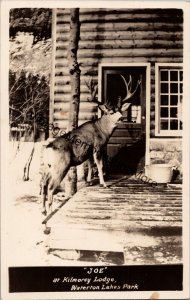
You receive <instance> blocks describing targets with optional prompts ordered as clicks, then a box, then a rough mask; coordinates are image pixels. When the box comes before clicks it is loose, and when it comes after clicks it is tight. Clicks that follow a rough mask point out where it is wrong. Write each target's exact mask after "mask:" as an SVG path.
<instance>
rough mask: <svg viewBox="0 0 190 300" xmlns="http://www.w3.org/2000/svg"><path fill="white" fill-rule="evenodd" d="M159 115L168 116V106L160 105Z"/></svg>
mask: <svg viewBox="0 0 190 300" xmlns="http://www.w3.org/2000/svg"><path fill="white" fill-rule="evenodd" d="M161 117H163V118H167V117H168V107H161Z"/></svg>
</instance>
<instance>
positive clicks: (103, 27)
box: [56, 22, 183, 34]
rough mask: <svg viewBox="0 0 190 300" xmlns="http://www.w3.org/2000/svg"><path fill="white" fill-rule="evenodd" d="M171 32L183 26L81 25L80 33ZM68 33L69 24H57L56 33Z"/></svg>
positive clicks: (152, 23)
mask: <svg viewBox="0 0 190 300" xmlns="http://www.w3.org/2000/svg"><path fill="white" fill-rule="evenodd" d="M115 30H121V31H122V30H124V31H130V30H131V31H146V30H148V31H150V30H152V31H158V30H159V31H167V32H168V31H171V32H182V31H183V25H181V24H175V23H155V22H137V23H134V22H117V23H112V22H107V23H81V26H80V31H81V32H82V31H85V32H91V31H97V32H102V31H103V32H105V31H115ZM69 31H70V25H69V24H61V25H59V24H57V26H56V33H57V34H65V33H66V32H69Z"/></svg>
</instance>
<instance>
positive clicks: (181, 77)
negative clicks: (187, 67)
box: [179, 71, 183, 81]
mask: <svg viewBox="0 0 190 300" xmlns="http://www.w3.org/2000/svg"><path fill="white" fill-rule="evenodd" d="M179 74H180V75H179V79H180V81H183V71H180V73H179Z"/></svg>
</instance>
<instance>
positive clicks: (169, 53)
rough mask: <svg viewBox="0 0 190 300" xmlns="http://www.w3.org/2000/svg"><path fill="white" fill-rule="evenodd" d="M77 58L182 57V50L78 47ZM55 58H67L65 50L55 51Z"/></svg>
mask: <svg viewBox="0 0 190 300" xmlns="http://www.w3.org/2000/svg"><path fill="white" fill-rule="evenodd" d="M77 56H78V59H79V61H80V58H92V57H93V58H96V59H97V58H99V59H100V58H105V57H106V58H107V57H114V58H115V57H122V58H123V59H125V57H163V56H164V57H174V56H175V57H180V56H181V57H182V56H183V51H182V49H167V48H166V49H164V48H162V49H154V48H149V49H106V51H103V50H102V49H95V50H94V51H92V50H89V49H83V50H81V49H79V50H78V54H77ZM55 58H56V59H62V58H63V59H65V58H67V51H61V50H59V51H58V50H57V51H56V57H55Z"/></svg>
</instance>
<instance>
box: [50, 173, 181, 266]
mask: <svg viewBox="0 0 190 300" xmlns="http://www.w3.org/2000/svg"><path fill="white" fill-rule="evenodd" d="M108 184H109V188H107V189H105V188H100V187H98V186H97V185H95V186H91V187H85V188H82V189H81V190H79V192H78V193H77V194H76V195H75V196H74V197H73V198H72V199H70V200H69V201H68V202H67V203H66V204H65V205H64V206H63V207H62V208H61V209H60V210H59V211H58V212H57V213H56V214H55V215H54V216H53V217H52V219H50V220H49V222H48V226H50V227H51V235H50V248H51V249H61V250H64V249H67V250H68V249H72V250H73V249H74V250H77V249H78V250H83V251H85V250H86V251H93V250H94V251H101V252H102V251H107V252H123V253H124V257H125V259H124V260H125V263H128V262H129V260H130V261H131V262H132V261H133V263H134V259H135V258H136V259H135V261H136V262H137V263H139V262H144V261H145V257H146V256H147V250H149V257H148V258H147V261H148V262H149V263H153V262H155V261H157V262H158V263H164V262H165V263H166V261H168V259H170V261H173V262H179V261H180V260H181V252H182V250H181V228H182V189H181V186H180V185H179V186H177V187H176V186H174V187H171V186H166V185H158V186H156V187H155V186H153V187H151V186H150V185H149V184H146V183H142V182H140V181H139V180H134V179H127V178H126V177H123V178H121V179H120V180H110V181H109V182H108ZM164 249H165V250H164ZM167 249H169V250H168V251H169V252H168V254H167V255H166V253H165V254H163V251H166V250H167ZM166 252H167V251H166ZM126 253H127V254H126ZM155 253H157V256H158V257H156V258H155ZM139 254H140V256H138V255H139ZM145 254H146V255H145ZM164 255H166V257H165V258H164V257H163V256H164ZM138 257H139V259H137V258H138ZM143 257H144V258H143ZM172 257H173V260H172ZM129 258H130V259H129Z"/></svg>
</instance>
